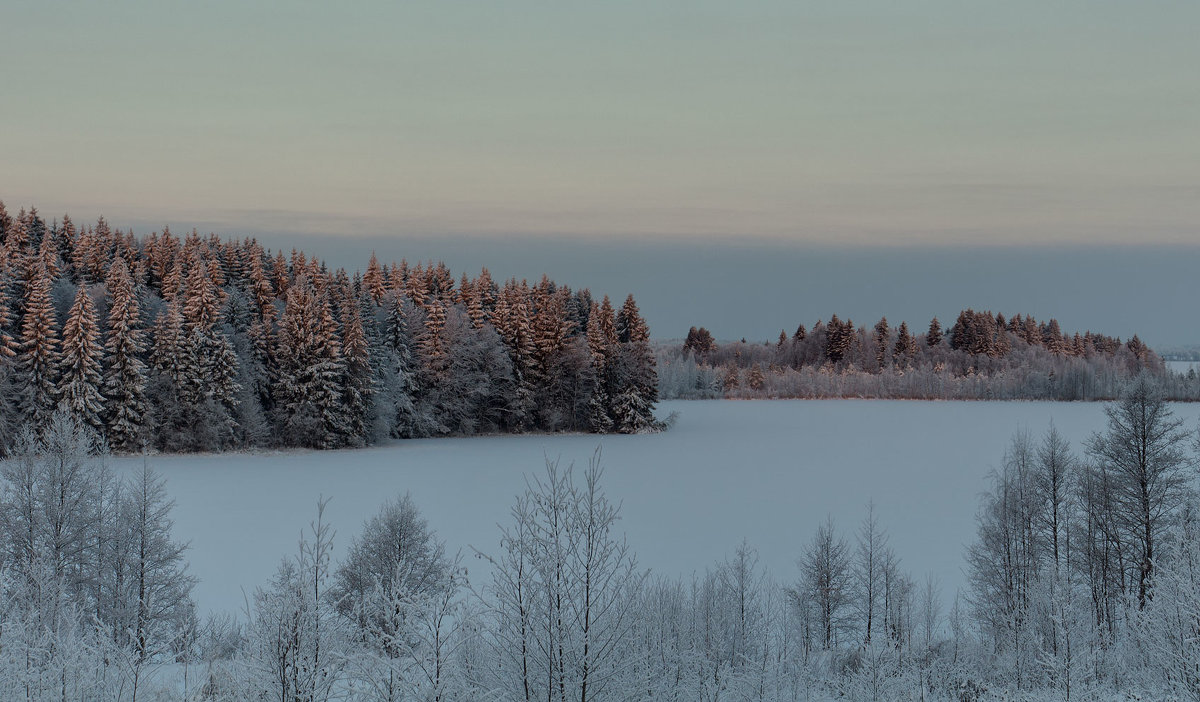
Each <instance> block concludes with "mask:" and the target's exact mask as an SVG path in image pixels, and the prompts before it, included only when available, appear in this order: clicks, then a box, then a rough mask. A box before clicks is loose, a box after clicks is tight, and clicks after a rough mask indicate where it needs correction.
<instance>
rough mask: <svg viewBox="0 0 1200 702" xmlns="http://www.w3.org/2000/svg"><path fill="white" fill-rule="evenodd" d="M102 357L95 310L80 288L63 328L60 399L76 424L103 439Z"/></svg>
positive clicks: (85, 292) (89, 298)
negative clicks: (90, 429) (89, 429)
mask: <svg viewBox="0 0 1200 702" xmlns="http://www.w3.org/2000/svg"><path fill="white" fill-rule="evenodd" d="M102 356H103V346H102V345H101V343H100V327H99V325H98V324H97V323H96V306H95V304H94V303H93V302H92V296H91V295H88V292H87V290H86V289H85V288H84V287H83V286H82V285H81V286H79V289H78V292H76V293H75V303H74V304H73V305H72V306H71V311H70V312H69V313H68V314H67V321H66V323H65V324H63V336H62V359H61V361H60V373H59V377H60V387H61V391H60V393H59V398H60V399H61V401H62V403H63V404H64V405H65V406H66V408H67V410H68V411H69V412H70V413H71V416H72V418H73V419H74V420H75V421H76V422H78V423H79V424H81V425H83V426H87V427H90V428H92V429H94V430H95V431H96V432H97V433H98V434H101V435H102V434H103V432H104V422H103V420H102V419H101V417H102V416H103V412H104V397H103V396H102V395H101V394H100V384H101V380H100V370H101V359H102Z"/></svg>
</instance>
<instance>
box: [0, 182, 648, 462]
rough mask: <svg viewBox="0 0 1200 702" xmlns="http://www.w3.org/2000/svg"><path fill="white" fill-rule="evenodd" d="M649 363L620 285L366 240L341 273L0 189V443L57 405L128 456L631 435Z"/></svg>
mask: <svg viewBox="0 0 1200 702" xmlns="http://www.w3.org/2000/svg"><path fill="white" fill-rule="evenodd" d="M654 364H655V359H654V355H653V353H652V351H651V349H650V346H649V329H648V328H647V326H646V323H645V321H644V320H643V319H642V317H641V315H640V314H639V312H638V308H637V304H636V303H635V302H634V299H633V297H632V296H630V297H628V298H627V299H626V301H625V304H624V305H623V306H622V307H621V308H620V310H614V309H613V306H612V305H611V304H610V302H609V300H608V298H607V297H605V298H604V299H603V301H601V302H597V301H595V300H593V299H592V297H591V294H590V293H589V292H588V291H587V290H580V291H572V290H571V289H570V288H568V287H566V286H562V285H558V284H556V283H554V282H553V281H550V280H548V279H546V278H544V277H543V279H542V280H541V281H540V282H539V283H537V284H535V285H530V284H528V283H527V282H525V281H521V282H517V281H516V280H510V281H508V282H507V283H504V284H503V285H500V284H497V283H496V282H495V281H493V280H492V278H491V276H490V275H489V273H488V271H487V269H484V270H483V271H482V272H481V273H480V275H479V276H478V277H476V278H474V279H470V278H468V277H467V276H466V275H463V276H462V278H461V280H460V281H459V282H458V284H457V285H456V284H455V280H454V278H453V277H452V276H451V274H450V271H449V270H448V269H447V268H446V266H445V265H443V264H440V263H439V264H436V265H435V264H433V263H429V264H428V265H417V266H415V267H410V266H408V264H407V263H406V262H401V263H400V264H398V265H397V264H392V265H390V266H381V265H380V264H379V263H378V262H377V260H376V259H375V257H374V255H372V259H371V262H370V265H369V266H368V267H367V268H366V270H365V271H364V272H362V273H361V274H359V273H357V272H356V273H355V274H354V275H353V277H351V276H350V275H348V274H347V273H346V271H344V270H341V269H339V270H337V271H333V272H330V271H329V270H328V269H327V267H326V266H325V265H324V264H323V263H322V262H321V261H319V260H318V259H316V258H309V257H307V256H306V255H305V254H304V253H303V252H297V251H295V250H293V251H292V254H291V256H290V258H289V257H285V256H284V255H283V252H278V253H276V254H275V255H274V256H272V255H271V254H270V252H268V251H264V250H263V248H262V247H261V246H260V245H259V244H258V243H257V242H256V241H254V240H252V239H247V240H243V241H236V240H225V241H222V240H220V239H218V238H217V237H216V236H215V235H210V236H209V237H207V238H203V237H200V236H198V235H197V234H196V232H195V231H193V232H192V233H191V234H189V235H187V236H185V237H182V238H180V237H177V236H175V235H174V234H172V233H171V232H170V231H169V230H167V229H164V230H163V231H162V232H161V233H158V232H155V233H153V234H151V235H150V236H149V237H145V238H141V239H138V238H135V237H134V236H133V234H132V233H131V232H121V231H119V230H116V229H113V228H111V227H110V226H109V225H108V223H107V222H105V221H104V220H103V218H102V219H100V220H99V221H98V222H97V223H96V224H95V225H94V226H88V227H80V228H77V227H76V226H75V224H74V223H73V222H72V221H71V219H70V218H69V217H67V216H64V217H63V219H62V222H61V223H59V222H54V223H50V224H47V222H45V221H44V220H43V219H42V218H41V217H39V216H38V214H37V211H36V210H30V211H29V212H25V211H24V210H22V211H21V213H20V214H19V215H18V216H16V217H15V218H14V217H11V216H10V215H9V214H8V213H7V212H6V211H5V209H4V207H3V205H2V204H0V385H2V389H3V402H0V452H2V451H3V450H4V449H6V448H7V447H9V446H11V445H12V443H13V441H14V439H15V437H16V435H17V432H18V431H19V430H20V428H21V427H22V426H25V425H29V426H33V427H35V428H36V427H43V426H45V425H46V423H47V422H48V421H49V418H50V416H51V414H52V413H53V412H54V411H55V410H56V408H58V407H59V406H60V405H61V406H63V407H65V408H66V410H67V411H68V412H69V413H70V414H71V415H72V416H73V417H74V418H75V419H76V420H78V421H79V422H80V423H81V424H83V425H84V426H88V427H91V428H92V429H94V430H96V431H97V432H98V433H99V434H100V435H102V436H103V437H104V438H105V440H106V441H107V443H108V444H109V445H110V446H111V447H112V448H113V449H114V450H118V451H126V452H129V451H140V450H143V449H144V448H146V447H151V448H155V449H158V450H162V451H204V450H223V449H229V448H235V447H245V446H263V445H283V446H306V447H315V448H332V447H339V446H356V445H362V444H365V443H371V442H374V441H378V440H380V439H383V438H386V437H389V436H391V437H401V438H407V437H423V436H437V435H445V434H476V433H494V432H522V431H530V430H539V431H560V430H571V431H591V432H638V431H645V430H648V429H653V428H655V427H656V426H657V425H656V422H655V419H654V415H653V408H654V404H655V402H656V401H657V378H656V374H655V365H654Z"/></svg>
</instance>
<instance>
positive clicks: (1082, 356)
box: [658, 310, 1200, 400]
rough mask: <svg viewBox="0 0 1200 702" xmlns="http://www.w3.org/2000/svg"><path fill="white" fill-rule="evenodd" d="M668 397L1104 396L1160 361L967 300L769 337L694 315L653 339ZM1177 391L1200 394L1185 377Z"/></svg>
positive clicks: (1138, 348)
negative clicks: (924, 322) (948, 320)
mask: <svg viewBox="0 0 1200 702" xmlns="http://www.w3.org/2000/svg"><path fill="white" fill-rule="evenodd" d="M658 359H659V375H660V393H661V394H662V397H663V398H666V399H703V398H712V397H736V398H754V397H776V398H822V397H866V398H894V399H1048V400H1108V399H1114V398H1115V397H1117V395H1118V393H1119V392H1120V389H1121V387H1122V386H1123V384H1124V383H1125V382H1126V381H1127V380H1128V379H1129V378H1132V377H1134V376H1136V375H1137V374H1138V373H1140V372H1142V371H1144V370H1148V371H1151V372H1154V373H1156V374H1159V375H1160V376H1163V377H1164V378H1165V376H1166V371H1165V366H1164V364H1163V361H1162V359H1161V358H1159V357H1158V356H1157V355H1156V354H1155V353H1154V351H1153V350H1151V349H1150V348H1149V347H1147V346H1146V345H1145V344H1144V343H1143V342H1142V341H1141V340H1140V339H1139V338H1138V337H1137V336H1134V337H1133V338H1131V339H1130V340H1129V341H1127V342H1124V343H1122V342H1121V340H1120V339H1118V338H1115V337H1110V336H1106V335H1103V334H1096V333H1093V332H1091V331H1088V332H1085V333H1082V334H1080V333H1078V332H1076V333H1074V334H1067V333H1065V332H1063V331H1062V329H1061V327H1060V325H1059V323H1058V321H1057V320H1054V319H1052V320H1050V321H1049V322H1045V323H1041V322H1038V321H1037V320H1036V319H1034V318H1033V317H1032V316H1022V315H1015V316H1013V317H1012V318H1009V319H1005V317H1004V315H1002V314H992V313H991V312H976V311H974V310H964V311H963V312H962V313H960V314H959V316H958V319H957V320H956V321H955V323H954V325H953V326H952V327H950V329H948V330H943V328H942V325H941V323H940V322H939V321H938V319H937V318H936V317H935V318H934V319H933V320H932V321H931V322H930V324H929V327H928V329H927V330H926V331H925V332H923V333H914V332H913V331H912V330H910V329H909V327H908V324H907V323H906V322H901V323H900V325H899V326H897V327H893V326H891V325H890V324H889V323H888V321H887V319H886V318H884V319H881V320H879V322H877V323H876V324H875V325H874V326H873V327H870V328H868V327H856V326H855V325H854V323H853V322H852V321H850V320H844V321H843V320H841V319H839V318H838V316H837V315H833V316H832V317H831V318H830V319H829V322H828V323H826V322H823V321H820V320H818V321H817V323H816V324H814V325H813V327H812V329H806V328H805V326H804V325H803V324H801V325H800V326H799V327H798V328H797V329H796V331H795V332H794V333H793V334H791V335H790V336H789V335H788V334H787V332H786V331H781V332H780V333H779V339H778V341H776V342H775V343H771V342H765V343H759V344H756V343H747V342H746V340H745V339H743V340H741V341H739V342H735V343H724V344H722V343H718V342H717V341H716V340H715V339H714V338H713V336H712V334H711V333H710V332H709V331H708V330H707V329H705V328H703V327H700V328H696V327H693V328H692V329H691V330H689V332H688V335H687V338H686V339H685V340H684V342H683V344H682V345H679V346H665V347H661V348H659V350H658ZM1176 389H1177V390H1178V392H1179V396H1178V397H1177V399H1197V398H1200V386H1198V387H1195V388H1193V387H1190V386H1182V387H1179V388H1172V390H1173V391H1174V390H1176Z"/></svg>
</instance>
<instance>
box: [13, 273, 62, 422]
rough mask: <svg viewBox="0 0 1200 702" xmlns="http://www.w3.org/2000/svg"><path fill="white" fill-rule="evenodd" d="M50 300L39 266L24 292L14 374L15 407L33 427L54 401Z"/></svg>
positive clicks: (47, 416)
mask: <svg viewBox="0 0 1200 702" xmlns="http://www.w3.org/2000/svg"><path fill="white" fill-rule="evenodd" d="M56 327H57V320H56V319H55V314H54V307H53V306H52V305H51V303H50V275H49V273H48V272H47V271H46V270H45V269H44V268H41V267H40V266H39V267H38V270H37V273H36V274H35V275H34V277H33V279H32V281H31V282H30V284H29V286H28V288H27V290H26V296H25V316H24V319H23V320H22V322H21V352H20V355H19V356H18V366H17V375H16V385H17V392H18V394H19V400H18V405H17V406H18V409H19V411H20V414H21V416H22V417H24V418H25V421H26V422H27V423H28V424H29V425H30V426H31V427H34V428H35V429H37V428H40V427H43V426H45V425H46V423H47V422H48V421H49V419H50V415H51V414H52V413H53V412H54V407H55V405H56V404H57V402H58V393H57V385H58V370H59V351H58V331H57V329H56Z"/></svg>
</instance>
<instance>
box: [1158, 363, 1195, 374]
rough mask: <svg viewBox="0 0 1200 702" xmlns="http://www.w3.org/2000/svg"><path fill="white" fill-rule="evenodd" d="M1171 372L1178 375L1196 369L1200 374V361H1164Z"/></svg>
mask: <svg viewBox="0 0 1200 702" xmlns="http://www.w3.org/2000/svg"><path fill="white" fill-rule="evenodd" d="M1164 363H1166V364H1167V368H1168V369H1169V370H1173V371H1175V372H1176V373H1187V372H1188V371H1189V370H1192V369H1195V370H1196V371H1197V372H1200V361H1164Z"/></svg>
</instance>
